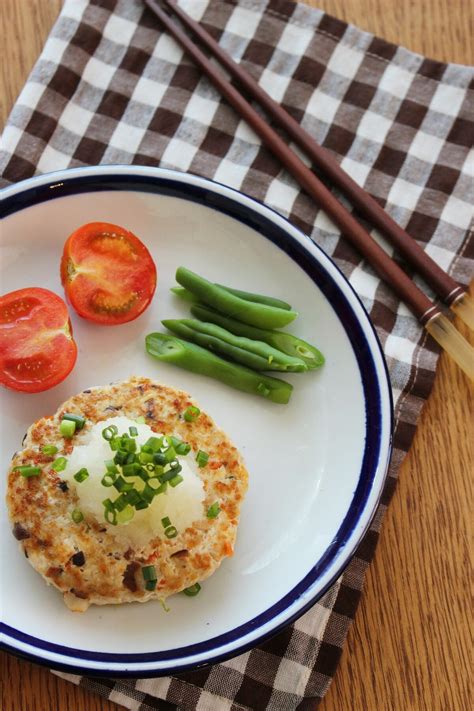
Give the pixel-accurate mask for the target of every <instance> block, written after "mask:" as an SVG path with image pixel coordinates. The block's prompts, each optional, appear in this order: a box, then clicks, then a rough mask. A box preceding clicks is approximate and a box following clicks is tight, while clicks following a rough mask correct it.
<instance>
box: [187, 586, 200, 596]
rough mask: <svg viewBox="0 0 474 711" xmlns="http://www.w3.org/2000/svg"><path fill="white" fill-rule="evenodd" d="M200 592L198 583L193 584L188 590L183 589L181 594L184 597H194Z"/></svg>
mask: <svg viewBox="0 0 474 711" xmlns="http://www.w3.org/2000/svg"><path fill="white" fill-rule="evenodd" d="M200 590H201V586H200V585H199V583H194V585H191V586H190V587H189V588H184V590H183V592H184V594H185V595H188V596H189V597H194V596H195V595H197V594H198V592H199V591H200Z"/></svg>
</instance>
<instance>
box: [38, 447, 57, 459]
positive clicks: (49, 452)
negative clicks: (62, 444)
mask: <svg viewBox="0 0 474 711" xmlns="http://www.w3.org/2000/svg"><path fill="white" fill-rule="evenodd" d="M57 451H58V448H57V447H55V446H54V444H45V445H44V447H41V452H42V453H43V454H47V455H48V456H49V457H52V456H53V455H54V454H56V453H57Z"/></svg>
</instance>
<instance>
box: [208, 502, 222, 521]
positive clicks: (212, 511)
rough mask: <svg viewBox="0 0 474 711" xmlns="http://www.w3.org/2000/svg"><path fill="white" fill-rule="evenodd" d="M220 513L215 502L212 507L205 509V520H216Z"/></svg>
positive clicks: (219, 508)
mask: <svg viewBox="0 0 474 711" xmlns="http://www.w3.org/2000/svg"><path fill="white" fill-rule="evenodd" d="M220 512H221V507H220V506H219V503H218V502H217V501H215V502H214V503H213V504H212V506H209V508H208V509H207V518H217V517H218V516H219V514H220Z"/></svg>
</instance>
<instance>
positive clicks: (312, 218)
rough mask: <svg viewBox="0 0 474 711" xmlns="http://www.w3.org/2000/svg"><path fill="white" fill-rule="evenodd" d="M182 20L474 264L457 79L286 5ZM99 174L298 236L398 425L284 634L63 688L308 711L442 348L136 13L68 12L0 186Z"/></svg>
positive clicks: (222, 9) (106, 1)
mask: <svg viewBox="0 0 474 711" xmlns="http://www.w3.org/2000/svg"><path fill="white" fill-rule="evenodd" d="M181 4H182V6H183V7H184V9H185V10H186V11H187V12H188V13H189V14H191V15H192V16H193V17H194V18H196V19H198V20H200V21H202V22H203V23H204V24H205V26H206V28H207V29H208V30H209V31H210V32H211V33H212V34H213V35H214V37H216V38H217V39H218V40H219V42H220V43H221V45H222V46H223V47H224V48H225V49H226V50H227V51H228V52H230V54H231V55H232V56H233V57H234V58H235V59H236V60H237V61H240V62H242V64H243V65H244V66H245V67H246V68H247V69H248V70H249V71H250V72H251V73H252V74H253V76H254V77H256V78H257V79H258V81H259V82H260V84H261V85H262V86H263V87H264V89H266V90H267V91H268V92H269V93H270V94H271V95H272V96H273V98H275V99H276V100H277V101H279V102H281V103H282V104H283V105H284V106H285V108H286V109H287V110H288V111H289V112H290V113H291V114H292V115H293V116H294V117H296V118H297V120H298V121H300V122H301V123H302V124H303V126H304V127H305V128H306V129H307V130H308V131H309V132H310V133H311V134H312V135H313V136H314V138H315V139H316V140H317V141H318V142H319V143H322V144H323V145H324V146H325V147H326V148H328V149H329V150H330V151H331V152H333V154H334V155H335V156H336V158H337V159H338V160H339V161H340V162H341V163H342V166H343V167H344V169H345V170H346V171H347V172H349V173H350V174H351V175H352V176H353V177H354V178H355V180H357V182H358V183H359V184H361V185H363V186H364V187H365V189H366V190H368V191H369V192H370V193H371V194H372V195H373V196H374V197H375V198H376V199H377V200H379V201H380V202H381V203H382V204H383V205H385V207H386V209H387V210H388V211H389V212H390V213H391V214H392V215H393V217H394V218H395V219H396V220H397V221H398V222H399V223H400V224H402V225H403V226H404V227H406V229H407V230H408V232H409V233H410V234H411V235H412V236H413V237H415V238H416V239H417V240H419V242H420V243H421V244H422V245H423V246H424V247H425V249H426V251H427V252H429V254H430V255H431V256H432V257H433V258H434V259H435V260H436V261H437V262H438V263H439V264H440V265H441V266H442V267H443V268H445V269H446V270H449V271H450V273H451V274H452V275H453V276H454V277H455V278H456V279H457V280H458V281H460V282H462V283H464V284H466V283H467V282H468V279H469V278H470V276H471V275H472V273H473V256H474V254H473V251H474V250H473V247H474V241H473V240H472V238H471V239H469V232H468V231H469V227H470V220H471V217H472V208H471V205H472V202H473V200H472V198H473V189H472V182H471V181H470V175H471V176H472V172H473V161H472V159H471V160H469V154H468V151H469V147H470V142H471V141H472V136H473V130H472V128H473V127H472V124H471V123H470V119H472V116H473V105H472V93H471V96H470V95H469V83H470V82H472V72H471V70H470V69H469V68H468V67H462V66H457V65H446V64H441V63H439V62H434V61H431V60H429V59H425V58H423V57H422V56H420V55H417V54H413V53H412V52H409V51H407V50H406V49H403V48H400V47H396V46H395V45H392V44H388V43H387V42H385V41H383V40H381V39H378V38H376V37H374V36H373V35H370V34H368V33H366V32H362V31H360V30H358V29H356V28H355V27H352V26H350V25H349V26H348V25H346V24H344V23H343V22H340V21H339V20H337V19H335V18H333V17H330V16H328V15H326V14H324V13H322V12H320V11H318V10H314V9H310V8H308V7H307V6H304V5H295V4H293V3H290V2H287V1H286V0H270V1H269V2H265V1H264V0H241V1H240V2H237V3H236V2H230V1H228V0H226V1H224V2H223V1H220V2H218V1H217V0H182V2H181ZM470 101H471V103H469V102H470ZM99 163H102V164H110V163H125V164H131V163H135V164H142V165H152V166H163V167H167V168H175V169H178V170H181V171H189V172H192V173H196V174H199V175H202V176H205V177H208V178H214V179H215V180H218V181H220V182H222V183H225V184H227V185H230V186H232V187H234V188H238V189H240V190H242V191H243V192H245V193H248V194H249V195H251V196H253V197H254V198H256V199H258V200H261V201H263V202H265V203H266V204H267V205H270V206H271V207H273V208H275V209H276V210H278V212H280V213H281V214H283V215H285V216H286V217H288V218H289V220H290V221H291V222H292V223H294V224H295V225H297V226H298V227H300V228H301V229H302V230H303V231H304V232H305V233H306V234H308V235H310V236H311V237H312V239H314V240H315V241H316V242H317V243H318V244H320V245H321V246H322V247H323V248H324V249H325V251H326V252H327V253H328V254H330V255H331V256H332V257H333V258H334V260H335V261H336V263H337V264H338V265H339V267H340V268H341V269H342V270H343V272H344V274H345V275H346V276H347V277H348V278H349V280H350V282H351V284H352V285H353V286H354V287H355V289H356V291H357V292H358V294H359V295H360V296H361V298H362V299H363V302H364V304H365V307H366V308H367V310H368V312H369V314H370V316H371V318H372V321H373V323H374V324H375V326H376V329H377V332H378V335H379V337H380V339H381V342H382V344H383V348H384V351H385V355H386V358H387V361H388V365H389V369H390V376H391V380H392V386H393V393H394V400H395V414H396V426H395V439H394V453H393V458H392V463H391V467H390V472H389V477H388V479H387V484H386V487H385V491H384V494H383V498H382V503H381V505H380V508H379V510H378V513H377V515H376V517H375V520H374V522H373V524H372V526H371V528H370V530H369V532H368V533H367V535H366V537H365V539H364V541H363V543H362V545H361V546H360V548H359V549H358V551H357V555H356V556H355V558H354V559H353V560H352V562H351V564H350V565H349V567H348V568H347V569H346V571H345V573H344V575H343V576H342V577H341V578H340V579H339V580H338V581H337V582H336V583H335V585H334V586H333V587H332V588H331V589H330V590H329V592H328V593H327V594H326V595H325V596H324V597H323V598H322V599H321V600H320V601H319V602H318V603H317V604H316V605H315V606H314V607H313V608H312V609H311V610H310V611H309V612H307V613H306V614H305V615H304V616H303V617H301V618H300V619H299V620H297V621H296V622H295V623H294V624H293V625H291V626H289V627H287V628H286V629H285V630H284V631H283V632H281V633H280V634H278V635H277V636H276V637H274V638H273V639H270V640H268V641H266V642H265V643H263V644H261V645H260V646H259V647H258V648H256V649H253V650H251V651H249V652H247V653H245V654H243V655H241V656H238V657H236V658H234V659H232V660H230V661H228V662H224V663H222V664H219V665H216V666H213V667H209V668H204V669H201V670H200V671H196V672H193V673H187V674H180V675H179V676H176V677H171V678H159V679H143V680H133V681H113V680H111V679H88V678H81V677H77V676H70V675H62V676H64V677H65V678H67V679H70V680H71V681H73V682H74V683H76V684H81V686H83V687H85V688H88V689H90V690H92V691H96V692H98V693H100V694H102V695H104V696H106V697H108V698H110V699H111V700H113V701H115V702H117V703H118V704H122V705H123V706H125V707H127V708H129V709H140V710H142V709H156V708H158V709H174V708H176V706H178V707H179V708H180V709H183V710H185V711H194V709H198V710H199V711H226V710H232V711H237V710H243V709H254V710H255V711H264V710H265V709H268V710H271V711H290V710H291V711H292V710H293V709H299V710H303V709H305V710H306V709H308V710H310V709H311V711H313V710H314V708H315V705H316V702H317V700H318V699H320V698H321V697H322V696H323V695H324V693H325V692H326V690H327V688H328V686H329V684H330V681H331V678H332V676H333V675H334V673H335V670H336V666H337V663H338V659H339V656H340V653H341V648H342V645H343V643H344V639H345V636H346V633H347V630H348V627H349V624H350V622H351V620H352V618H353V617H354V614H355V611H356V608H357V604H358V601H359V597H360V593H361V588H362V582H363V577H364V571H365V569H366V567H367V565H368V563H369V561H370V560H371V558H372V556H373V554H374V549H375V545H376V542H377V537H378V532H379V528H380V523H381V519H382V517H383V513H384V511H385V508H386V506H387V504H388V503H389V501H390V498H391V495H392V492H393V490H394V486H395V481H396V476H397V472H398V470H399V467H400V464H401V461H402V459H403V457H404V455H405V453H406V452H407V450H408V448H409V446H410V443H411V440H412V437H413V435H414V432H415V428H416V423H417V420H418V416H419V414H420V411H421V408H422V406H423V403H424V402H425V400H426V398H427V397H428V395H429V393H430V390H431V386H432V383H433V378H434V371H435V367H436V361H437V358H438V349H437V347H436V345H435V343H434V342H433V341H432V340H431V339H430V338H429V337H427V336H426V334H425V333H424V332H423V331H422V329H421V327H420V326H419V324H418V323H417V321H416V320H415V318H414V317H413V316H412V315H411V314H410V312H409V311H408V310H407V309H406V307H405V306H404V305H403V304H400V302H399V301H398V299H397V298H396V296H395V295H394V294H393V293H392V292H391V290H390V289H389V288H388V287H387V286H385V285H384V284H382V283H381V282H380V280H379V279H378V278H377V277H376V276H375V275H374V273H373V272H372V270H371V268H370V267H369V266H367V264H365V263H364V262H363V261H362V260H361V259H360V257H359V255H358V254H357V253H356V252H355V251H354V249H353V248H352V247H351V246H350V245H349V244H348V243H347V242H346V241H344V239H341V237H340V233H339V231H338V229H337V228H336V227H335V226H334V225H333V224H332V223H331V222H330V220H329V219H328V218H327V217H326V215H325V214H324V212H323V211H321V210H319V209H318V207H317V206H316V205H315V204H314V202H313V201H312V200H310V199H309V198H308V197H306V196H305V195H304V194H303V193H302V191H301V190H300V189H299V187H298V185H297V184H296V183H295V182H294V181H293V179H292V178H291V177H290V176H289V175H288V174H287V173H286V172H285V171H284V170H282V169H281V167H280V164H279V163H278V161H277V160H275V158H274V157H273V156H272V155H271V154H270V153H269V152H268V151H267V150H266V149H265V148H262V146H261V144H260V141H259V139H258V138H257V137H256V135H255V134H254V133H253V132H252V131H251V130H250V129H249V128H248V126H247V125H246V124H245V123H244V122H243V121H241V120H240V119H239V117H238V116H237V115H236V114H235V112H234V111H233V110H232V109H231V108H230V107H229V106H228V105H227V104H226V102H225V101H224V100H221V98H220V97H219V95H218V94H217V93H216V91H215V90H214V89H213V88H212V86H210V84H209V82H208V81H207V80H206V79H205V78H204V77H203V76H202V75H201V73H200V72H199V71H198V70H197V69H196V68H195V67H194V66H193V64H192V63H191V62H190V61H188V59H187V58H186V57H185V56H183V53H182V51H181V49H179V47H178V46H177V45H176V44H175V42H174V41H173V40H172V39H171V38H170V37H168V36H167V35H166V34H164V33H163V32H162V30H161V27H160V25H159V24H158V22H157V20H156V19H155V17H154V16H153V15H152V14H151V12H150V11H148V10H146V9H145V8H144V6H143V5H142V3H141V2H140V1H139V0H90V1H89V2H88V1H87V0H67V1H66V2H65V4H64V7H63V10H62V12H61V15H60V17H59V19H58V21H57V23H56V25H55V26H54V28H53V30H52V33H51V35H50V37H49V39H48V41H47V43H46V45H45V47H44V50H43V52H42V54H41V57H40V59H39V60H38V62H37V64H36V66H35V67H34V69H33V72H32V74H31V76H30V78H29V80H28V82H27V84H26V86H25V88H24V89H23V91H22V93H21V95H20V97H19V98H18V101H17V103H16V105H15V107H14V109H13V111H12V114H11V116H10V118H9V121H8V124H7V126H6V128H5V131H4V134H3V141H2V154H1V163H0V165H1V169H2V180H3V183H4V184H5V183H8V182H16V181H18V180H21V179H24V178H28V177H30V176H32V175H34V174H38V173H44V172H47V171H52V170H58V169H62V168H69V167H73V166H80V165H95V164H99ZM471 237H472V235H471ZM388 249H389V251H390V253H391V250H390V248H388ZM422 286H423V288H425V287H424V285H422ZM428 293H429V291H428ZM400 535H403V532H401V534H400Z"/></svg>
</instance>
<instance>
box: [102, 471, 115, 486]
mask: <svg viewBox="0 0 474 711" xmlns="http://www.w3.org/2000/svg"><path fill="white" fill-rule="evenodd" d="M114 481H115V476H114V474H104V476H103V477H102V479H101V482H100V483H101V484H102V486H113V483H114Z"/></svg>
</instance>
